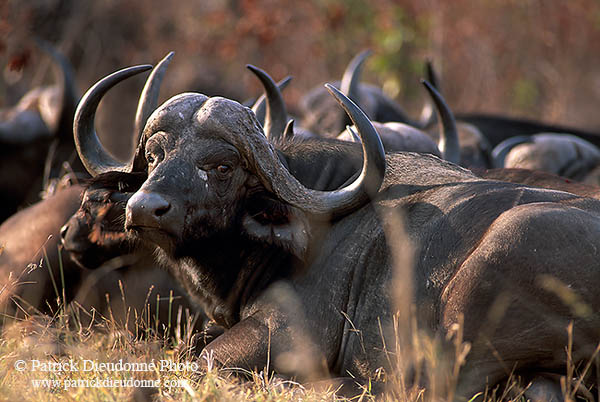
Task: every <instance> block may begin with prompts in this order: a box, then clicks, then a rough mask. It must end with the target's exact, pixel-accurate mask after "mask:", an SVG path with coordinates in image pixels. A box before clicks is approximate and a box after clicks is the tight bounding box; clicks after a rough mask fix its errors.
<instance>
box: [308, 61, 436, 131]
mask: <svg viewBox="0 0 600 402" xmlns="http://www.w3.org/2000/svg"><path fill="white" fill-rule="evenodd" d="M369 54H370V51H368V50H365V51H363V52H361V53H360V54H358V55H357V56H355V57H354V58H353V59H352V60H351V61H350V63H349V64H348V66H347V67H346V70H345V71H344V75H343V77H342V80H341V81H335V82H333V85H334V86H335V87H336V88H339V89H340V91H342V93H343V94H344V95H346V96H347V97H348V98H350V99H352V100H353V101H354V102H356V103H357V104H358V105H360V107H361V108H363V109H364V111H365V113H366V114H367V116H368V117H369V118H370V119H371V120H374V121H378V122H381V123H386V122H400V123H405V124H408V125H411V126H413V127H418V128H422V127H425V126H427V125H428V124H430V122H431V120H430V119H429V117H428V120H427V121H415V120H413V119H411V118H410V117H409V116H408V114H407V113H406V112H405V111H404V110H403V109H402V107H400V105H398V104H397V103H396V102H394V101H393V100H392V99H390V98H389V97H388V96H386V95H385V94H384V93H383V91H382V90H381V89H380V88H378V87H376V86H374V85H371V84H365V83H361V82H360V73H361V70H362V66H363V64H364V62H365V60H366V58H367V57H368V56H369ZM301 109H302V116H303V117H302V121H301V122H300V126H301V127H302V128H303V129H305V130H307V131H309V132H312V133H316V134H317V135H319V136H322V137H329V138H334V137H335V136H337V135H338V134H339V133H340V132H342V130H344V128H345V127H346V126H347V125H348V124H349V123H350V121H349V120H348V118H347V117H346V115H345V114H344V113H342V112H341V111H340V110H339V108H338V106H337V105H336V103H335V102H334V101H333V99H332V98H331V96H330V95H329V94H328V93H327V91H326V90H325V89H324V88H323V87H322V86H319V87H315V88H313V89H312V90H310V91H309V92H308V93H307V94H306V95H305V96H304V97H303V98H302V100H301Z"/></svg>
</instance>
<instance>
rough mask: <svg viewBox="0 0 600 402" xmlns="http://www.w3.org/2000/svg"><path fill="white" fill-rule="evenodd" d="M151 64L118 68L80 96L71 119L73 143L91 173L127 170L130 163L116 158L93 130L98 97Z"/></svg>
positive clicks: (129, 168)
mask: <svg viewBox="0 0 600 402" xmlns="http://www.w3.org/2000/svg"><path fill="white" fill-rule="evenodd" d="M151 68H152V66H150V65H141V66H135V67H129V68H125V69H122V70H119V71H117V72H115V73H112V74H111V75H109V76H107V77H105V78H103V79H101V80H100V81H98V82H97V83H96V84H95V85H94V86H93V87H91V88H90V89H89V90H88V91H87V92H86V93H85V95H83V97H82V98H81V101H80V102H79V105H78V106H77V110H76V112H75V119H74V121H73V136H74V138H75V147H76V148H77V153H78V154H79V158H80V159H81V162H83V165H84V166H85V168H86V169H87V171H88V172H89V173H90V174H91V175H92V176H97V175H98V174H100V173H103V172H107V171H114V170H116V171H121V172H130V171H131V166H129V164H125V163H122V162H119V161H117V160H116V159H115V158H114V157H113V156H112V155H110V153H108V151H107V150H106V149H105V148H104V146H103V145H102V143H101V142H100V140H99V139H98V135H97V134H96V131H95V130H94V120H95V117H96V109H98V104H99V103H100V100H101V99H102V97H103V96H104V94H106V92H108V90H109V89H111V88H112V87H113V86H115V85H116V84H118V83H119V82H121V81H123V80H124V79H126V78H129V77H131V76H133V75H136V74H139V73H141V72H143V71H147V70H150V69H151Z"/></svg>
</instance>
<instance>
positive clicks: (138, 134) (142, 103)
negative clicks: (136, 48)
mask: <svg viewBox="0 0 600 402" xmlns="http://www.w3.org/2000/svg"><path fill="white" fill-rule="evenodd" d="M174 54H175V52H169V54H167V55H166V56H165V57H164V58H163V59H162V60H161V61H159V62H158V64H157V65H156V67H154V68H153V69H152V72H151V73H150V75H149V76H148V78H147V79H146V84H144V89H142V93H141V94H140V99H139V101H138V106H137V110H136V112H135V124H134V129H133V141H132V144H133V147H134V149H135V153H134V155H133V162H132V165H131V166H132V171H136V172H138V171H142V170H144V169H145V167H146V162H145V159H144V149H143V148H144V141H143V140H142V132H143V131H144V126H145V125H146V120H148V117H150V115H151V114H152V112H154V110H155V109H156V107H157V106H158V95H159V93H160V84H161V83H162V80H163V78H164V76H165V72H166V71H167V67H168V66H169V63H170V62H171V59H172V58H173V55H174Z"/></svg>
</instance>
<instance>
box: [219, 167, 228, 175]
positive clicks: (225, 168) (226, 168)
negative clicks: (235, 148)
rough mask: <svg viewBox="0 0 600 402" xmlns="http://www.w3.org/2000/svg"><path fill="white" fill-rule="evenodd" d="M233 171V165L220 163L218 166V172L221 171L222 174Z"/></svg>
mask: <svg viewBox="0 0 600 402" xmlns="http://www.w3.org/2000/svg"><path fill="white" fill-rule="evenodd" d="M230 171H231V166H229V165H219V166H217V172H219V173H220V174H223V175H225V174H227V173H229V172H230Z"/></svg>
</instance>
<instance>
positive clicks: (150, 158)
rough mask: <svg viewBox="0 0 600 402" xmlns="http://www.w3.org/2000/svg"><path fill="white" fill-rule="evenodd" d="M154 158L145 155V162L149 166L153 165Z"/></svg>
mask: <svg viewBox="0 0 600 402" xmlns="http://www.w3.org/2000/svg"><path fill="white" fill-rule="evenodd" d="M154 160H155V159H154V156H152V155H150V154H146V161H148V164H149V165H152V164H153V163H154Z"/></svg>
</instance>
